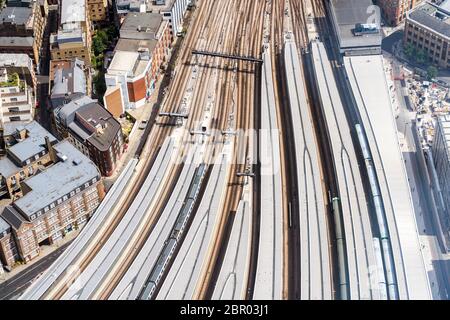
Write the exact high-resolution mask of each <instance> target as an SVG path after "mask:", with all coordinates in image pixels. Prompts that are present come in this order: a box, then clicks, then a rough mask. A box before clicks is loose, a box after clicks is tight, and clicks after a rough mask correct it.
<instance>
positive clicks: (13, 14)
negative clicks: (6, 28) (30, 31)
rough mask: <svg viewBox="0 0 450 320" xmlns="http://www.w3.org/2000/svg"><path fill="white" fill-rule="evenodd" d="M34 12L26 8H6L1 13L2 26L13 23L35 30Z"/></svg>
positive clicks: (0, 21) (0, 22)
mask: <svg viewBox="0 0 450 320" xmlns="http://www.w3.org/2000/svg"><path fill="white" fill-rule="evenodd" d="M32 13H33V10H32V9H31V8H26V7H6V8H3V10H2V11H0V24H2V23H11V24H15V25H26V27H27V28H33V19H32Z"/></svg>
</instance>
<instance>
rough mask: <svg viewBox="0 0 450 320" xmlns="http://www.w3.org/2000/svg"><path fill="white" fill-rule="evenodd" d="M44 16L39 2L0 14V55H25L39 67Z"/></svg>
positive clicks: (5, 9) (9, 9) (12, 8)
mask: <svg viewBox="0 0 450 320" xmlns="http://www.w3.org/2000/svg"><path fill="white" fill-rule="evenodd" d="M45 23H46V14H45V11H44V10H43V8H42V7H41V5H40V4H39V2H36V1H33V2H31V3H30V4H29V7H6V8H3V10H2V11H1V12H0V53H25V54H27V55H29V56H30V57H31V58H32V59H33V60H34V64H35V66H36V67H38V66H39V62H40V58H39V57H40V55H41V47H42V38H43V34H44V28H45Z"/></svg>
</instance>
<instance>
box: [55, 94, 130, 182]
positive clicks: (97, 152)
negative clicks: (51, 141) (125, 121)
mask: <svg viewBox="0 0 450 320" xmlns="http://www.w3.org/2000/svg"><path fill="white" fill-rule="evenodd" d="M54 118H55V123H56V127H57V130H58V135H59V136H61V137H64V138H67V139H68V140H69V141H70V142H71V143H72V144H73V145H74V146H75V147H76V148H77V149H78V150H80V151H81V152H83V154H85V155H86V156H87V157H89V158H90V159H91V160H92V161H93V162H94V163H95V164H96V165H97V167H98V168H99V169H100V172H101V173H102V175H103V176H111V175H112V174H113V173H114V170H115V169H116V163H117V161H118V160H119V159H120V158H121V156H122V154H123V144H124V137H123V133H122V127H121V125H120V123H119V122H118V121H117V120H116V119H115V118H114V117H113V115H112V114H111V113H110V112H109V111H108V110H106V109H105V108H104V107H102V106H101V105H99V104H98V103H97V101H95V100H92V99H91V98H89V97H81V98H79V99H75V100H73V101H71V102H70V103H68V104H65V105H64V106H62V107H60V108H57V109H55V111H54Z"/></svg>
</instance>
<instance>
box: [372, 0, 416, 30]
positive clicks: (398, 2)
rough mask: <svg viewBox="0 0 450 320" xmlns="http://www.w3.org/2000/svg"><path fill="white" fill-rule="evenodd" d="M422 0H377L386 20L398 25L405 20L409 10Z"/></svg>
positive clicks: (392, 24) (390, 23)
mask: <svg viewBox="0 0 450 320" xmlns="http://www.w3.org/2000/svg"><path fill="white" fill-rule="evenodd" d="M420 2H422V0H377V1H375V3H376V4H377V5H378V6H380V8H381V11H382V13H383V16H384V17H385V19H386V22H387V23H388V24H389V25H391V26H397V25H398V24H400V22H402V21H404V20H405V18H406V15H407V13H408V11H409V10H411V9H413V8H414V7H415V6H417V5H418V4H419V3H420Z"/></svg>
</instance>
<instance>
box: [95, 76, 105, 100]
mask: <svg viewBox="0 0 450 320" xmlns="http://www.w3.org/2000/svg"><path fill="white" fill-rule="evenodd" d="M93 82H94V90H95V94H96V95H97V98H98V100H99V102H102V100H103V96H104V94H105V91H106V83H105V74H104V73H103V72H101V71H100V72H98V73H97V74H96V75H95V76H94V78H93Z"/></svg>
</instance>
